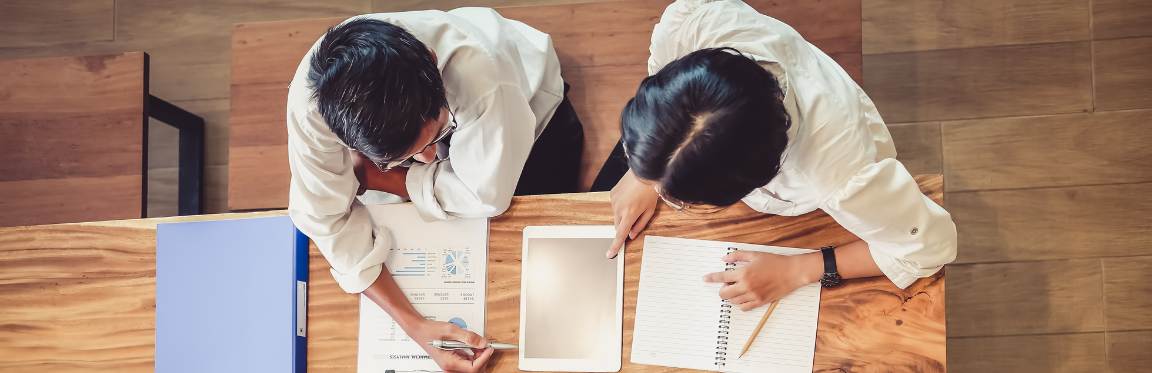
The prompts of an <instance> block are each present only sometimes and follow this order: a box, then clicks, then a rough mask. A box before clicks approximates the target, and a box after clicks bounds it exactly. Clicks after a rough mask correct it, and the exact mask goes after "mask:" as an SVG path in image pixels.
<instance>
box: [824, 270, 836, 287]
mask: <svg viewBox="0 0 1152 373" xmlns="http://www.w3.org/2000/svg"><path fill="white" fill-rule="evenodd" d="M820 285H821V286H824V287H826V288H830V287H833V286H837V285H840V274H839V273H825V274H824V276H823V277H821V278H820Z"/></svg>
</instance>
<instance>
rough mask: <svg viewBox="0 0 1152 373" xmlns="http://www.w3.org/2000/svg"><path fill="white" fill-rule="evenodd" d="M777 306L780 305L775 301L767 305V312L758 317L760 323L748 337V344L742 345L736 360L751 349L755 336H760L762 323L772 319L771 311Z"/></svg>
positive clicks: (762, 327)
mask: <svg viewBox="0 0 1152 373" xmlns="http://www.w3.org/2000/svg"><path fill="white" fill-rule="evenodd" d="M778 304H780V301H775V302H772V304H770V305H768V310H767V311H764V316H762V317H760V323H759V324H756V330H753V331H752V335H750V336H748V342H745V343H744V349H743V350H740V356H737V357H736V358H737V359H739V358H742V357H744V354H745V353H747V352H748V348H749V347H752V342H754V341H756V336H757V335H760V329H764V323H766V322H768V318H769V317H772V311H775V310H776V305H778Z"/></svg>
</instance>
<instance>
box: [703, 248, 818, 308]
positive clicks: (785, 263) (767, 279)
mask: <svg viewBox="0 0 1152 373" xmlns="http://www.w3.org/2000/svg"><path fill="white" fill-rule="evenodd" d="M820 259H821V258H820V253H819V252H815V253H812V254H802V255H791V256H788V255H776V254H769V253H761V252H755V251H737V252H733V253H731V254H728V255H727V256H725V257H724V261H725V262H728V263H735V262H748V264H747V265H745V266H743V267H740V268H737V269H734V270H730V271H724V272H716V273H709V274H708V275H705V276H704V281H705V282H712V283H717V282H719V283H725V284H726V285H724V286H722V287H721V288H720V298H721V299H725V300H728V302H729V303H731V304H733V305H736V306H737V307H739V308H740V310H741V311H748V310H751V309H753V308H756V307H760V306H762V305H765V304H768V303H771V302H774V301H777V300H779V299H780V298H783V297H784V296H785V295H788V294H789V293H791V292H792V291H793V290H796V289H797V288H800V287H801V286H804V285H807V284H810V283H813V282H816V281H818V280H819V278H820V277H819V276H820V274H821V272H822V271H823V263H822V262H821V260H820Z"/></svg>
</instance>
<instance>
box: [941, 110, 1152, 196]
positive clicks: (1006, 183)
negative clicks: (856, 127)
mask: <svg viewBox="0 0 1152 373" xmlns="http://www.w3.org/2000/svg"><path fill="white" fill-rule="evenodd" d="M1150 117H1152V111H1149V110H1137V111H1124V112H1099V113H1094V114H1077V115H1053V116H1040V117H1022V118H996V119H979V120H970V121H959V122H947V123H944V127H943V135H944V173H945V176H946V178H945V180H946V181H947V183H948V191H949V192H959V191H966V190H987V189H1016V188H1035V187H1052V186H1072V185H1093V184H1109V183H1135V182H1145V181H1152V131H1148V130H1147V128H1148V121H1149V118H1150Z"/></svg>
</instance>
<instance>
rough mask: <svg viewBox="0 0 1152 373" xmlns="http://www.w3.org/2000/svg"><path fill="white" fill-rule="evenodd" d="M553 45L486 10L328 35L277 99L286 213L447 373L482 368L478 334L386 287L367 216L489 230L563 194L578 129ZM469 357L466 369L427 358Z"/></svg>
mask: <svg viewBox="0 0 1152 373" xmlns="http://www.w3.org/2000/svg"><path fill="white" fill-rule="evenodd" d="M566 88H567V87H566V84H565V83H564V81H563V79H561V77H560V64H559V61H558V59H557V57H556V52H555V51H554V50H553V47H552V42H551V39H550V38H549V37H548V35H546V34H544V33H541V32H540V31H537V30H535V29H532V28H531V27H529V26H527V25H525V24H523V23H520V22H517V21H512V20H508V19H505V18H503V17H501V16H500V15H499V14H498V13H496V12H495V11H494V10H492V9H487V8H462V9H456V10H452V11H448V12H442V11H418V12H403V13H382V14H371V15H364V16H358V17H354V18H351V19H349V20H347V21H345V22H343V23H341V24H340V25H337V26H335V27H333V28H332V29H330V30H328V32H327V33H326V34H325V35H324V36H323V37H322V38H321V39H320V40H319V41H317V42H316V44H315V45H313V47H312V48H311V50H310V51H309V52H308V53H307V54H306V55H305V56H304V58H303V61H301V63H300V65H299V67H298V68H297V70H296V75H295V77H294V78H293V80H292V83H291V85H290V87H289V92H288V105H287V106H288V107H287V119H288V123H287V124H288V126H287V127H288V160H289V165H290V166H291V168H292V180H291V191H290V194H289V207H288V212H289V214H290V215H291V217H292V220H293V222H294V223H295V224H296V226H297V227H298V228H299V229H300V230H301V231H303V232H304V233H305V234H307V235H308V236H309V237H310V238H311V239H312V240H313V241H314V242H316V245H317V247H318V248H319V249H320V251H321V252H322V253H323V254H324V256H325V258H326V259H327V260H328V262H329V263H330V264H331V266H332V270H331V272H332V276H333V277H334V278H335V279H336V282H337V283H339V285H340V286H341V287H342V288H343V289H344V290H345V291H347V292H349V293H363V294H365V295H367V296H368V297H369V298H370V299H372V300H373V301H374V302H375V303H376V304H378V305H379V306H380V307H381V308H382V309H383V310H385V311H386V312H388V313H389V314H390V315H391V316H392V318H393V319H394V320H396V321H397V323H398V324H399V325H400V326H401V327H402V328H403V329H404V331H405V332H406V333H407V334H408V335H409V336H411V337H412V338H413V339H414V340H415V341H416V342H418V343H419V344H420V345H421V346H422V347H424V349H425V350H426V351H427V352H428V353H429V355H430V356H431V357H432V359H433V360H435V361H436V363H437V364H438V365H439V366H440V367H441V368H443V369H444V370H446V371H460V372H474V371H479V370H481V369H483V366H484V365H485V364H486V363H487V361H488V359H489V357H490V356H491V354H492V350H491V349H484V350H483V351H480V350H479V348H483V346H485V345H486V341H485V340H484V339H483V338H482V337H481V336H479V335H476V334H475V333H472V332H470V331H467V330H464V329H461V328H459V327H456V326H455V325H452V324H449V323H444V322H436V321H430V320H426V319H424V318H423V317H422V316H421V315H419V314H418V313H417V312H416V310H415V309H414V308H413V307H412V305H411V304H410V303H409V302H408V300H407V299H406V298H405V296H404V293H403V292H401V290H400V289H399V288H398V287H397V285H396V282H395V280H394V279H393V278H392V277H391V275H390V273H389V271H388V269H387V268H386V264H385V263H384V261H385V258H386V257H387V256H388V252H389V249H390V248H391V247H390V245H391V243H390V239H389V234H388V232H387V231H386V229H374V227H373V226H374V225H373V224H372V222H371V220H370V217H369V215H368V213H367V211H366V210H365V208H364V204H365V203H386V202H400V201H404V200H411V201H412V202H413V203H414V204H415V206H416V207H417V209H418V210H419V211H420V213H421V215H422V216H423V217H424V218H425V219H450V218H452V217H491V216H495V215H498V214H500V213H502V212H504V210H506V209H507V208H508V205H509V203H510V202H511V199H512V196H513V195H514V194H516V195H520V194H545V193H565V192H574V191H576V188H577V182H578V179H577V174H578V171H579V167H580V156H581V153H582V147H583V129H582V127H581V124H580V121H579V119H578V118H577V117H576V114H575V112H574V111H573V109H572V105H571V104H570V103H569V102H568V100H567V98H566V95H565V91H566ZM433 339H443V340H459V341H462V342H465V343H468V344H470V345H472V346H474V347H476V348H477V349H478V350H477V352H478V353H477V354H475V356H474V357H466V356H463V355H460V354H456V353H453V352H446V351H440V350H438V349H434V348H431V347H430V346H429V345H428V342H429V341H431V340H433Z"/></svg>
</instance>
